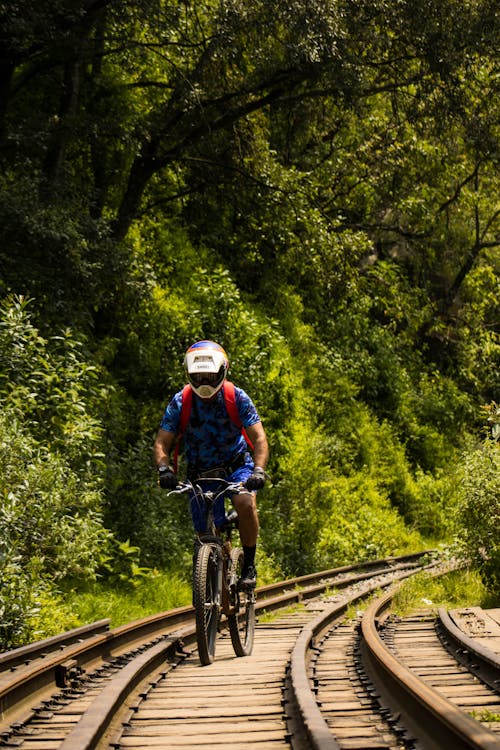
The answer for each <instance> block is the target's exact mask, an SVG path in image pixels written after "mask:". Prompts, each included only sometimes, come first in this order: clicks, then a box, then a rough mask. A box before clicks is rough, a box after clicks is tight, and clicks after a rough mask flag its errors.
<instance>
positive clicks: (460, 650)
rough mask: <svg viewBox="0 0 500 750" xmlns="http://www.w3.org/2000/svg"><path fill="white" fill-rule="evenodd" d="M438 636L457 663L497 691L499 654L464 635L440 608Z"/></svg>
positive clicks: (499, 671)
mask: <svg viewBox="0 0 500 750" xmlns="http://www.w3.org/2000/svg"><path fill="white" fill-rule="evenodd" d="M438 615H439V624H440V626H441V627H440V628H439V629H438V634H439V635H440V636H441V638H442V641H443V643H444V645H445V646H446V648H447V649H448V650H450V651H451V652H452V654H453V656H454V657H455V659H456V660H457V661H458V662H461V663H462V664H464V665H466V666H467V669H468V670H469V671H470V672H472V673H473V674H475V675H477V676H478V677H479V679H481V680H482V681H483V682H485V683H486V684H487V685H489V686H490V687H491V688H492V689H493V690H495V691H498V686H499V679H498V676H499V674H500V654H497V653H496V651H492V650H491V649H490V648H488V647H487V646H485V645H484V644H483V643H479V642H478V641H477V640H476V639H475V638H471V636H469V635H467V634H466V633H464V631H463V630H461V629H460V628H459V627H457V626H456V625H455V623H454V622H453V620H452V619H451V617H450V615H449V614H448V612H447V611H446V610H445V609H444V608H443V607H440V608H439V610H438Z"/></svg>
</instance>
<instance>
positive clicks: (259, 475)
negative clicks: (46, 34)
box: [245, 466, 266, 490]
mask: <svg viewBox="0 0 500 750" xmlns="http://www.w3.org/2000/svg"><path fill="white" fill-rule="evenodd" d="M265 483H266V472H265V471H264V469H261V468H260V466H256V467H255V469H254V470H253V472H252V474H250V476H249V477H248V479H247V481H246V482H245V487H246V488H247V490H261V489H262V488H263V486H264V485H265Z"/></svg>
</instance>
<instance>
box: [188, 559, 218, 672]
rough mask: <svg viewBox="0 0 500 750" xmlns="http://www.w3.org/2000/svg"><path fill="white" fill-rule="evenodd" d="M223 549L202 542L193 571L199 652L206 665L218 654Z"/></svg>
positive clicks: (201, 660)
mask: <svg viewBox="0 0 500 750" xmlns="http://www.w3.org/2000/svg"><path fill="white" fill-rule="evenodd" d="M219 560H220V553H219V550H218V549H217V547H216V546H215V545H212V544H202V545H201V547H200V548H199V550H198V554H197V556H196V561H195V568H194V571H193V603H194V608H195V613H196V641H197V644H198V656H199V658H200V662H201V663H202V664H203V665H204V666H205V665H206V664H211V663H212V662H213V660H214V656H215V641H216V639H217V629H218V626H219V615H220V579H219V564H220V563H219Z"/></svg>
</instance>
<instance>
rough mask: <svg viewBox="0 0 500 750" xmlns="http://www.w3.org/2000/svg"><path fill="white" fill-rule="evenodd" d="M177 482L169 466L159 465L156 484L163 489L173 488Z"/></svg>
mask: <svg viewBox="0 0 500 750" xmlns="http://www.w3.org/2000/svg"><path fill="white" fill-rule="evenodd" d="M178 483H179V480H178V479H177V477H176V475H175V474H174V472H173V471H172V469H171V468H170V466H160V467H159V469H158V484H159V485H160V487H161V488H162V489H164V490H175V488H176V487H177V485H178Z"/></svg>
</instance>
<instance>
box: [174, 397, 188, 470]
mask: <svg viewBox="0 0 500 750" xmlns="http://www.w3.org/2000/svg"><path fill="white" fill-rule="evenodd" d="M192 406H193V389H192V388H191V386H190V385H189V383H188V384H187V385H185V386H184V388H183V389H182V400H181V416H180V420H179V432H178V435H177V441H176V443H175V449H174V459H173V462H172V463H173V469H174V473H175V474H177V467H178V465H179V444H180V441H181V439H182V436H183V435H184V433H185V432H186V429H187V426H188V424H189V417H190V416H191V407H192Z"/></svg>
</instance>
